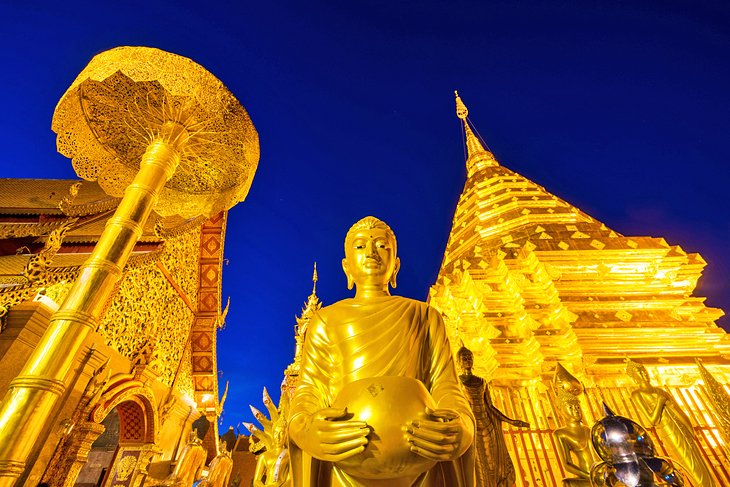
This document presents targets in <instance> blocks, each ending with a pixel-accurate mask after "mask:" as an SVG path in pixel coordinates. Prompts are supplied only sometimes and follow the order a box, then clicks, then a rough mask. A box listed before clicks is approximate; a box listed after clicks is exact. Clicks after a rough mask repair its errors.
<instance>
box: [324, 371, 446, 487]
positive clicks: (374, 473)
mask: <svg viewBox="0 0 730 487" xmlns="http://www.w3.org/2000/svg"><path fill="white" fill-rule="evenodd" d="M332 406H333V407H336V408H347V411H348V413H350V414H352V415H354V416H353V417H352V418H348V419H352V420H354V421H365V422H366V423H367V424H368V426H369V427H370V429H371V433H370V434H369V435H368V440H369V441H368V444H367V446H366V447H365V451H363V452H362V453H359V454H357V455H354V456H352V457H350V458H347V459H346V460H343V461H341V462H337V463H336V465H337V466H338V467H339V468H341V469H342V470H344V471H345V472H347V473H348V474H350V475H352V476H354V477H360V478H365V479H393V478H400V477H411V476H413V477H415V476H417V475H419V474H421V473H423V472H425V471H427V470H429V469H430V468H431V467H433V466H434V465H435V464H436V462H434V461H432V460H428V459H426V458H424V457H422V456H419V455H416V454H415V453H413V452H411V450H410V445H409V444H408V440H407V437H406V427H407V424H408V423H409V422H410V421H413V420H416V419H423V418H425V410H426V408H427V407H428V408H431V409H435V408H436V402H435V401H434V399H433V397H431V394H430V393H429V392H428V390H427V389H426V387H425V386H424V385H423V383H422V382H421V381H419V380H416V379H411V378H409V377H374V378H371V379H360V380H357V381H355V382H351V383H349V384H347V385H346V386H345V387H344V388H343V389H342V390H341V391H340V393H339V395H338V396H337V398H336V399H335V401H334V403H333V404H332Z"/></svg>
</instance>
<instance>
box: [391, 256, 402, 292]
mask: <svg viewBox="0 0 730 487" xmlns="http://www.w3.org/2000/svg"><path fill="white" fill-rule="evenodd" d="M399 270H400V258H396V259H395V267H394V268H393V274H391V275H390V280H389V281H388V282H389V283H390V287H392V288H393V289H395V288H396V287H398V283H397V282H396V277H397V276H398V271H399Z"/></svg>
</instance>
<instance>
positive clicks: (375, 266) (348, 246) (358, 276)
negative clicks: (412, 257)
mask: <svg viewBox="0 0 730 487" xmlns="http://www.w3.org/2000/svg"><path fill="white" fill-rule="evenodd" d="M395 248H396V243H395V241H394V240H393V238H392V237H391V236H390V234H389V232H388V231H386V230H385V229H384V228H369V229H358V230H354V231H353V232H351V233H350V234H348V235H347V238H346V242H345V258H344V259H343V260H342V269H343V270H344V271H345V274H347V278H348V281H349V282H351V283H354V284H356V285H357V286H358V287H360V286H363V287H386V289H387V285H388V281H391V280H392V279H391V278H392V277H394V276H395V273H397V272H398V268H399V267H400V259H398V257H396V255H395Z"/></svg>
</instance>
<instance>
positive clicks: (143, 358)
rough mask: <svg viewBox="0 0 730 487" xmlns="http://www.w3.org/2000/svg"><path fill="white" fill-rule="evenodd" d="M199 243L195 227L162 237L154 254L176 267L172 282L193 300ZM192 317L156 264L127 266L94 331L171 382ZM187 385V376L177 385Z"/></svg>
mask: <svg viewBox="0 0 730 487" xmlns="http://www.w3.org/2000/svg"><path fill="white" fill-rule="evenodd" d="M199 241H200V229H198V230H196V231H194V232H191V233H189V234H186V235H184V236H181V237H179V238H172V239H169V240H167V241H166V242H165V245H164V247H163V250H162V251H161V252H160V253H159V254H158V258H159V260H160V262H162V264H163V265H164V266H165V267H166V268H168V269H174V270H175V275H174V278H175V281H176V283H177V284H178V285H179V286H180V288H181V289H182V291H183V292H184V293H185V294H186V295H187V296H188V297H189V298H190V299H191V300H192V301H193V302H196V301H197V299H196V297H197V291H198V273H197V269H198V257H199V255H200V252H199V249H198V246H199ZM152 296H153V297H154V299H152V298H151V297H152ZM140 303H145V305H143V306H140V305H139V304H140ZM193 319H194V315H193V313H192V311H190V309H189V308H188V306H187V305H186V303H185V302H184V301H183V299H182V298H181V297H180V295H179V294H178V292H177V290H175V288H174V287H173V286H172V285H171V284H170V282H169V281H168V280H167V279H166V278H165V276H164V274H163V273H162V271H161V270H160V269H159V268H158V267H157V266H154V265H145V266H128V267H127V268H126V270H125V273H124V277H123V279H122V281H121V283H120V285H119V290H118V291H117V293H116V294H115V296H114V297H113V298H112V300H111V303H110V305H109V309H108V310H107V312H106V313H105V315H104V317H103V319H102V322H101V325H100V327H99V333H101V334H102V335H103V336H104V338H105V339H106V342H107V344H108V345H109V346H110V347H112V348H114V349H115V350H117V351H118V352H119V353H121V354H122V355H124V356H125V357H127V358H129V359H130V360H133V361H134V362H135V363H136V364H138V365H139V364H143V363H144V364H146V366H147V367H149V368H150V369H151V370H153V371H154V372H156V373H158V374H159V376H160V377H159V380H160V381H161V382H162V383H164V384H165V385H167V386H170V385H171V384H172V382H173V380H174V377H175V373H176V371H177V368H178V364H179V363H180V360H181V359H182V358H183V357H182V355H183V353H184V350H186V347H188V348H189V346H186V341H187V338H188V332H189V329H190V326H191V324H192V322H193ZM150 337H155V339H154V340H151V339H150ZM188 361H189V359H188ZM183 367H185V366H183ZM191 384H192V375H191V378H190V381H189V383H188V381H183V380H181V381H179V383H178V387H179V389H180V391H183V390H185V392H191V391H192V385H191ZM191 397H192V393H191Z"/></svg>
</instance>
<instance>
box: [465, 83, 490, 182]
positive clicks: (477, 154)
mask: <svg viewBox="0 0 730 487" xmlns="http://www.w3.org/2000/svg"><path fill="white" fill-rule="evenodd" d="M454 95H455V96H456V116H457V117H459V119H460V120H461V121H462V122H463V123H464V135H465V137H466V138H465V143H466V170H467V172H468V174H469V176H471V175H472V174H473V173H474V172H476V171H478V170H479V169H482V168H484V167H486V166H498V165H499V164H498V163H497V160H496V159H495V158H494V154H492V153H491V152H490V151H489V150H488V149H485V148H484V144H482V142H481V140H480V139H479V138H478V137H477V136H476V135H475V134H474V131H473V130H472V129H471V127H470V126H469V109H467V108H466V105H464V102H463V101H462V100H461V97H460V96H459V92H458V91H456V90H454Z"/></svg>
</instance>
